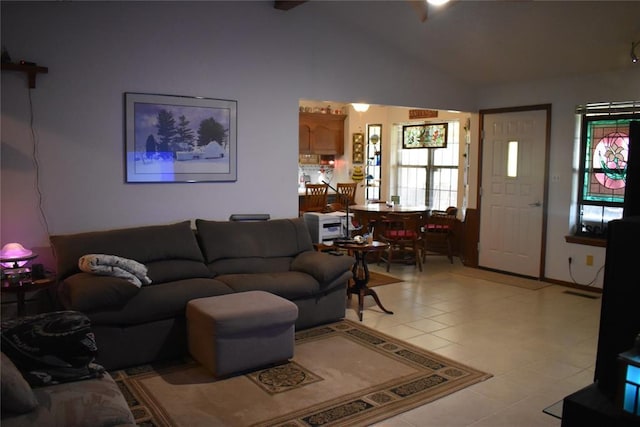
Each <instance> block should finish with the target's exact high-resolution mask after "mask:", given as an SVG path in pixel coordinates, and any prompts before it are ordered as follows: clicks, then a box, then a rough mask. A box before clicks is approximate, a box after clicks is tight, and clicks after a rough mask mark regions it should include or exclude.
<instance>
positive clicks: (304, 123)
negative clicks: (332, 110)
mask: <svg viewBox="0 0 640 427" xmlns="http://www.w3.org/2000/svg"><path fill="white" fill-rule="evenodd" d="M346 117H347V116H346V115H344V114H320V113H300V123H299V135H298V138H299V139H298V142H299V146H300V154H334V155H342V154H344V119H345V118H346Z"/></svg>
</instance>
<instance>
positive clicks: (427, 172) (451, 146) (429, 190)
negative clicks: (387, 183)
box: [394, 120, 461, 210]
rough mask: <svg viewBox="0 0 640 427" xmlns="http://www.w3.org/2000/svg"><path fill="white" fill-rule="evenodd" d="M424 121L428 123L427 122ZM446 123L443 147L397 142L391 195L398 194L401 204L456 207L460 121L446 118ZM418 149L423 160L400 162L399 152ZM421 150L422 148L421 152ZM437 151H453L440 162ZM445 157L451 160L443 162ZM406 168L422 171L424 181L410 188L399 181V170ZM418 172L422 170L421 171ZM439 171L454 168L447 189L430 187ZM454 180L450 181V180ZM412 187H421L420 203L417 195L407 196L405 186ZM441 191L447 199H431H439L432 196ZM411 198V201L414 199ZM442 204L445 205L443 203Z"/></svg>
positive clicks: (418, 188)
mask: <svg viewBox="0 0 640 427" xmlns="http://www.w3.org/2000/svg"><path fill="white" fill-rule="evenodd" d="M427 124H428V123H427ZM447 124H448V128H449V131H448V135H447V145H446V147H443V148H436V149H434V148H421V149H416V148H403V145H402V144H398V145H397V151H398V155H397V157H396V159H397V160H396V162H395V167H396V179H395V192H394V193H395V194H399V196H400V202H401V204H424V205H426V206H429V207H431V208H432V209H442V210H444V209H446V208H447V207H448V206H452V205H455V206H457V204H458V203H457V201H458V193H459V183H460V145H461V142H460V122H459V121H456V120H451V121H447ZM396 126H397V130H398V141H402V132H403V124H398V125H396ZM418 150H420V151H421V152H423V153H425V154H426V156H425V158H426V159H425V160H426V161H425V162H410V163H402V161H403V156H402V152H403V151H407V153H409V154H412V153H417V152H418ZM423 150H425V151H423ZM440 150H455V152H454V153H453V156H452V159H442V160H444V161H442V162H439V163H436V162H437V160H438V158H439V157H441V156H439V154H440V153H439V151H440ZM447 160H453V161H452V162H447ZM410 170H416V171H417V175H421V174H424V176H425V182H424V183H420V185H416V186H414V187H410V186H407V185H404V186H403V185H402V184H403V182H404V181H403V178H402V175H403V171H404V172H407V171H410ZM421 171H422V172H421ZM443 171H455V183H452V184H451V185H449V187H447V188H441V187H434V177H435V175H436V174H438V173H442V172H443ZM451 181H454V180H451ZM410 188H415V189H416V190H424V194H423V195H422V196H423V202H421V201H420V196H419V195H418V196H417V197H407V191H408V190H407V189H410ZM440 192H445V193H447V194H449V195H450V197H449V198H447V202H444V203H443V202H437V201H436V200H434V198H436V199H439V200H441V198H438V197H435V195H436V194H437V193H440ZM414 200H415V201H414ZM445 205H446V206H445Z"/></svg>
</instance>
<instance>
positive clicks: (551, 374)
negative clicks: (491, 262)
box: [347, 257, 600, 427]
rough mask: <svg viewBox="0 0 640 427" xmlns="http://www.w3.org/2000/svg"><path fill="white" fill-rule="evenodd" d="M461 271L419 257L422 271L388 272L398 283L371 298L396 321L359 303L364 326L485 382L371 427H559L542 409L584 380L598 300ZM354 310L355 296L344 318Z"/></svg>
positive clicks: (589, 369)
mask: <svg viewBox="0 0 640 427" xmlns="http://www.w3.org/2000/svg"><path fill="white" fill-rule="evenodd" d="M461 268H463V267H462V264H461V263H460V261H459V260H458V259H454V264H453V265H451V264H450V263H449V262H448V260H447V259H446V258H445V257H428V258H427V262H426V264H425V265H424V268H423V272H421V273H420V272H419V271H418V269H417V268H415V267H414V266H406V265H400V264H398V265H396V264H394V265H392V267H391V272H390V273H389V274H391V275H394V276H396V277H399V278H401V279H403V280H404V282H403V283H397V284H392V285H386V286H379V287H376V288H375V290H376V292H377V293H378V295H379V296H380V299H381V300H382V303H383V305H384V306H385V307H386V308H387V309H389V310H392V311H393V312H394V313H395V314H393V315H389V314H385V313H383V312H382V311H381V310H380V309H379V308H378V307H377V305H376V304H375V302H374V301H373V298H371V297H366V299H365V310H364V318H363V324H365V325H366V326H369V327H371V328H374V329H377V330H379V331H381V332H384V333H387V334H389V335H392V336H394V337H397V338H401V339H404V340H406V341H408V342H411V343H413V344H415V345H417V346H420V347H423V348H425V349H427V350H430V351H433V352H435V353H439V354H441V355H444V356H447V357H449V358H452V359H454V360H456V361H458V362H462V363H465V364H467V365H470V366H473V367H475V368H478V369H481V370H483V371H485V372H488V373H491V374H492V375H493V377H492V378H491V379H489V380H487V381H484V382H482V383H479V384H475V385H473V386H471V387H468V388H466V389H464V390H461V391H458V392H456V393H453V394H452V395H449V396H446V397H444V398H442V399H439V400H437V401H435V402H432V403H429V404H427V405H424V406H421V407H419V408H416V409H414V410H411V411H408V412H405V413H403V414H400V415H398V416H396V417H393V418H390V419H388V420H385V421H383V422H380V423H378V424H376V426H378V427H383V426H385V427H387V426H398V427H410V426H415V427H426V426H437V427H454V426H455V427H457V426H474V427H501V426H505V427H507V426H509V427H511V426H518V427H537V426H560V420H559V419H558V418H555V417H553V416H551V415H548V414H546V413H543V412H542V410H543V409H544V408H546V407H548V406H550V405H552V404H554V403H555V402H557V401H559V400H561V399H562V398H564V397H565V396H566V395H568V394H570V393H572V392H574V391H576V390H578V389H580V388H582V387H584V386H586V385H587V384H590V383H591V382H592V380H593V372H594V364H595V353H596V346H597V336H598V323H599V316H600V298H597V299H590V298H585V297H581V296H576V295H570V294H567V293H565V291H567V290H569V288H567V287H563V286H557V285H550V286H547V287H544V288H542V289H539V290H529V289H524V288H519V287H515V286H510V285H505V284H502V283H497V282H492V281H488V280H483V279H477V278H473V277H465V276H463V275H460V274H455V271H456V270H457V269H461ZM371 270H372V271H378V272H384V269H383V268H382V266H376V265H371ZM583 293H584V292H583ZM593 295H596V296H598V297H599V294H593ZM356 308H357V297H355V296H354V297H352V300H351V303H350V306H349V308H348V309H347V318H348V319H351V320H354V321H357V320H358V317H357V313H356Z"/></svg>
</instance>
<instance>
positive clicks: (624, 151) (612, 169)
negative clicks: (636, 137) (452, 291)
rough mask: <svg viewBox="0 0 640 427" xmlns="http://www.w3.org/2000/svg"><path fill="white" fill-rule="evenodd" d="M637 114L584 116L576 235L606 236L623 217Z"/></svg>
mask: <svg viewBox="0 0 640 427" xmlns="http://www.w3.org/2000/svg"><path fill="white" fill-rule="evenodd" d="M634 119H635V120H638V119H640V115H638V114H601V113H598V114H593V113H592V114H584V115H583V116H582V134H581V140H582V151H581V155H582V160H581V177H580V189H581V190H580V192H579V197H578V198H579V212H578V214H579V219H578V220H579V227H578V230H577V234H582V235H590V236H594V237H604V236H605V235H606V228H607V223H608V222H609V221H611V220H614V219H618V218H621V217H622V214H623V206H624V195H625V184H626V178H627V160H628V156H629V123H630V122H631V120H634Z"/></svg>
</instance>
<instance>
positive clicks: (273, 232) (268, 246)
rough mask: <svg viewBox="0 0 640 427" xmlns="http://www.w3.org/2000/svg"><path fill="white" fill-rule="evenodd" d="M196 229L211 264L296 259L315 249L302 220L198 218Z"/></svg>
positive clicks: (205, 256) (208, 262)
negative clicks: (219, 219)
mask: <svg viewBox="0 0 640 427" xmlns="http://www.w3.org/2000/svg"><path fill="white" fill-rule="evenodd" d="M196 229H197V233H198V241H199V243H200V246H201V248H202V251H203V253H204V258H205V262H206V263H207V264H210V263H212V262H214V261H216V260H220V259H229V258H235V259H242V258H279V257H293V256H296V255H298V254H299V253H300V252H304V251H312V250H313V244H312V243H311V235H310V234H309V230H308V229H307V226H306V224H305V222H304V221H303V219H302V218H293V219H274V220H270V221H257V222H233V221H231V222H229V221H208V220H203V219H196ZM238 272H240V271H238Z"/></svg>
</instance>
